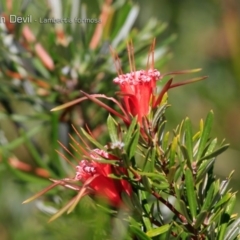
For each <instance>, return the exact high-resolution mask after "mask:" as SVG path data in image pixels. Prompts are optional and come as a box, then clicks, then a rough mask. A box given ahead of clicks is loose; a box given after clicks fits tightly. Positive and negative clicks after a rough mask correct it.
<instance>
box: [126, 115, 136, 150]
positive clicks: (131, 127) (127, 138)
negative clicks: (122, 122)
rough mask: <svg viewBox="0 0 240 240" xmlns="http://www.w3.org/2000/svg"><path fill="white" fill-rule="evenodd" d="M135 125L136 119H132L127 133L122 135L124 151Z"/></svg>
mask: <svg viewBox="0 0 240 240" xmlns="http://www.w3.org/2000/svg"><path fill="white" fill-rule="evenodd" d="M136 125H137V118H136V117H135V118H133V119H132V122H131V125H130V126H129V128H128V131H127V133H126V134H125V135H124V143H125V145H124V146H125V149H128V145H129V143H130V141H131V139H132V135H133V133H134V131H135V128H136Z"/></svg>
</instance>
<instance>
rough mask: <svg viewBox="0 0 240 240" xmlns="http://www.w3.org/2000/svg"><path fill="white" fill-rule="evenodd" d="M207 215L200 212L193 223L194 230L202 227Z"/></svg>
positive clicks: (204, 212) (205, 212)
mask: <svg viewBox="0 0 240 240" xmlns="http://www.w3.org/2000/svg"><path fill="white" fill-rule="evenodd" d="M207 215H208V212H207V211H202V212H200V213H199V214H198V215H197V217H196V221H195V223H194V228H196V229H197V228H199V227H200V226H201V225H202V223H203V222H204V220H205V219H206V217H207Z"/></svg>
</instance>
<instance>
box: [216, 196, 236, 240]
mask: <svg viewBox="0 0 240 240" xmlns="http://www.w3.org/2000/svg"><path fill="white" fill-rule="evenodd" d="M235 203H236V194H233V195H232V196H231V199H230V200H229V202H228V205H227V207H226V212H225V214H224V215H223V216H222V219H221V227H220V231H219V236H218V239H219V240H224V235H225V233H226V230H227V226H228V224H229V221H230V216H231V214H232V212H233V209H234V207H235Z"/></svg>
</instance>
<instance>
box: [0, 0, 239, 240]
mask: <svg viewBox="0 0 240 240" xmlns="http://www.w3.org/2000/svg"><path fill="white" fill-rule="evenodd" d="M9 2H11V1H9ZM19 2H21V1H13V5H14V6H15V5H17V4H19ZM22 2H24V4H25V5H26V6H28V7H27V8H28V11H30V12H31V11H32V14H35V13H36V14H37V13H38V14H41V13H44V10H42V8H39V9H38V7H39V6H38V2H37V1H22ZM65 2H71V1H70V0H68V1H65ZM79 2H80V1H79ZM100 2H101V1H100ZM113 2H114V1H113ZM120 2H121V1H120ZM133 2H134V3H137V4H138V5H139V15H138V17H137V19H136V21H135V23H134V26H133V27H134V28H136V29H139V30H141V29H142V28H143V27H144V26H145V25H146V24H147V23H148V22H149V21H150V19H152V18H155V19H157V20H159V21H160V22H165V23H167V24H168V27H167V29H166V30H165V31H164V32H163V33H162V34H161V35H160V36H159V37H158V36H157V42H158V43H161V41H164V40H165V39H167V38H168V37H169V36H176V39H175V41H172V42H171V43H170V45H169V47H168V50H167V57H166V58H168V59H169V60H168V61H167V63H166V64H164V65H162V68H161V69H159V70H160V71H161V72H162V73H166V72H170V71H174V70H183V69H194V68H202V69H203V70H202V72H201V75H207V76H209V78H208V79H207V80H204V81H202V82H198V83H195V84H192V85H187V86H184V87H181V88H177V89H172V90H171V91H170V93H169V103H170V104H171V105H172V107H171V108H170V109H169V110H168V112H167V117H168V126H167V128H169V129H172V128H174V127H175V126H176V125H177V124H179V123H180V121H181V120H182V119H184V118H185V117H186V116H188V117H189V118H190V119H191V121H192V123H193V125H194V126H195V129H197V127H198V125H199V121H200V119H201V118H205V116H206V115H207V113H208V112H209V111H210V110H211V109H212V110H213V111H214V114H215V121H214V129H213V131H212V136H213V137H217V138H218V139H219V140H220V141H221V140H222V139H223V138H226V141H227V142H229V143H230V144H231V146H230V148H229V149H228V150H227V152H225V153H224V154H222V155H221V156H220V157H219V158H218V160H217V162H216V165H215V173H216V174H217V175H218V176H219V177H220V178H222V179H224V178H225V177H227V176H228V175H229V173H230V172H231V171H232V170H235V174H234V177H233V181H232V188H233V189H234V190H235V191H238V190H239V181H240V163H239V159H240V144H239V143H240V44H239V43H240V2H239V1H237V0H235V1H234V0H229V1H224V0H201V1H197V0H181V1H179V0H178V1H177V0H175V1H174V0H161V1H159V0H150V1H147V2H146V1H144V0H140V1H133ZM6 3H7V1H1V11H2V12H3V11H4V12H6ZM82 3H85V4H86V5H85V6H87V13H88V14H89V16H95V17H97V16H98V15H99V12H100V7H99V2H96V1H91V3H89V1H87V0H86V1H81V4H82ZM43 4H45V5H46V8H47V1H46V2H45V3H43ZM100 5H101V4H100ZM41 6H42V5H41ZM4 7H5V9H4ZM16 8H17V7H16ZM120 13H121V11H119V14H120ZM30 27H31V25H30ZM41 27H42V26H41ZM35 28H40V26H38V24H35V25H34V28H33V29H32V30H33V31H35V30H36V29H35ZM113 29H114V28H113ZM90 30H91V31H93V30H92V29H89V31H90ZM86 31H88V30H86ZM35 34H36V32H35ZM37 37H38V38H39V39H40V40H42V42H41V43H42V44H43V46H44V44H46V43H45V42H44V41H47V40H49V39H50V37H49V38H47V36H41V35H39V36H37ZM44 37H45V38H44ZM134 38H135V39H137V38H138V33H136V34H135V37H134ZM150 43H151V41H149V44H150ZM134 44H137V43H136V42H134ZM124 45H125V43H124ZM1 48H4V46H3V45H2V46H1ZM2 51H3V50H2ZM76 51H78V50H76ZM63 53H64V54H66V52H63ZM145 53H146V54H147V50H146V51H145ZM66 55H67V54H66ZM2 58H3V56H1V59H2ZM53 58H54V61H56V58H57V56H53ZM66 61H67V59H66ZM1 62H2V61H1ZM56 68H58V66H56ZM1 69H2V66H1ZM55 73H56V72H55ZM53 75H54V73H52V75H51V77H53ZM109 76H111V74H110V75H109ZM112 76H114V74H113V75H112ZM55 77H56V78H57V74H56V75H55ZM186 78H188V76H187V77H186V76H184V78H183V77H176V81H177V80H178V79H179V80H181V79H186ZM189 78H191V77H189ZM1 79H2V78H1ZM87 81H89V79H88V80H87ZM0 84H1V88H3V85H4V84H5V82H4V81H3V82H1V80H0ZM107 87H108V88H109V85H108V86H107ZM114 87H115V86H114ZM98 90H101V91H102V90H104V87H102V88H100V87H99V89H97V91H98ZM113 90H116V89H113ZM0 94H1V91H0ZM12 94H14V90H13V91H12ZM0 97H1V96H0ZM9 97H11V96H9ZM12 97H13V96H12ZM13 98H14V97H13ZM59 103H61V101H60V102H59ZM15 104H17V105H16V107H15V109H17V110H18V112H19V113H21V114H22V115H24V114H25V113H26V114H28V113H29V111H30V110H29V109H26V106H22V105H21V103H20V102H19V103H15ZM51 107H53V106H49V107H48V108H49V110H50V109H51ZM2 109H3V107H2V106H1V109H0V110H2ZM39 121H40V120H39ZM29 124H30V126H31V124H32V125H33V126H34V125H36V121H35V122H34V123H31V122H30V123H29ZM0 129H1V132H0V134H1V145H3V147H4V141H3V139H4V137H5V135H6V133H7V135H8V137H9V139H8V141H12V140H14V138H15V137H16V136H15V133H14V128H13V127H11V126H9V125H7V124H6V123H5V122H4V121H1V125H0ZM46 131H47V128H46ZM66 131H67V130H66ZM3 132H4V134H5V135H4V137H3V136H2V135H3ZM43 135H45V133H44V134H43V133H41V134H39V136H38V138H37V139H38V141H44V140H42V139H44V138H43V137H44V136H43ZM46 145H47V144H46ZM46 151H49V149H48V147H47V146H46ZM15 154H17V156H18V158H19V159H22V160H23V161H25V162H31V159H30V158H31V157H30V156H29V155H28V154H27V153H26V151H25V150H24V149H21V148H18V149H17V150H16V152H15ZM0 183H1V188H0V240H6V239H14V240H18V239H19V240H20V239H33V238H34V239H36V240H37V239H43V238H44V239H79V237H80V236H81V234H80V235H79V229H84V224H83V223H81V219H79V218H77V217H76V215H73V214H70V215H68V216H65V217H62V218H60V219H59V220H57V221H56V222H54V223H51V224H47V219H48V218H49V216H48V215H44V214H43V213H39V210H38V209H37V208H36V206H35V203H31V204H27V205H21V202H22V201H23V200H25V199H26V198H27V197H29V196H30V195H31V194H32V193H34V192H36V191H38V190H40V189H41V186H40V187H37V188H36V190H35V185H34V182H33V183H32V184H25V183H24V181H22V180H19V179H18V178H17V177H16V176H15V175H14V174H12V171H10V170H9V168H8V167H7V166H6V164H3V163H2V164H0ZM42 186H46V184H45V185H44V184H43V185H42ZM56 201H57V200H56ZM39 204H40V203H39ZM38 207H39V208H41V206H38ZM49 212H50V210H49ZM236 212H238V213H239V212H240V196H238V203H237V206H236ZM106 221H107V220H106ZM76 224H77V226H76ZM81 226H82V227H81ZM81 231H82V230H81Z"/></svg>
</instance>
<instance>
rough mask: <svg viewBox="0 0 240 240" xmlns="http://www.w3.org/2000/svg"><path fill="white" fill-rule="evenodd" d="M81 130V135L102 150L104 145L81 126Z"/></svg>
mask: <svg viewBox="0 0 240 240" xmlns="http://www.w3.org/2000/svg"><path fill="white" fill-rule="evenodd" d="M81 131H82V133H83V135H84V136H85V137H86V138H87V139H88V140H89V141H90V142H91V143H92V144H94V145H95V146H96V147H98V148H99V149H102V150H104V147H103V146H102V145H101V144H100V143H99V142H98V141H96V140H95V139H94V138H93V137H92V136H91V135H90V134H88V133H87V132H86V131H85V130H84V129H83V128H81Z"/></svg>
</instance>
